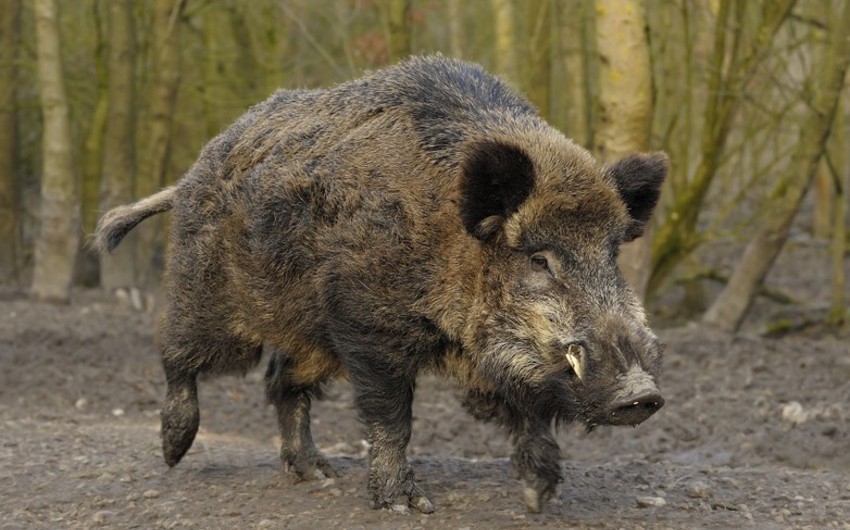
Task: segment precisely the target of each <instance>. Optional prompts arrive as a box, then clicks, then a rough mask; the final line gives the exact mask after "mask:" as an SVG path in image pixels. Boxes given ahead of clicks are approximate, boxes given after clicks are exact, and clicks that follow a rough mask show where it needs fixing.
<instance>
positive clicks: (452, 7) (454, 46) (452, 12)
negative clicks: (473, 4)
mask: <svg viewBox="0 0 850 530" xmlns="http://www.w3.org/2000/svg"><path fill="white" fill-rule="evenodd" d="M462 2H463V0H447V5H446V11H447V13H446V14H447V15H448V17H449V21H448V24H449V50H451V54H452V57H457V58H461V57H463V56H464V49H465V48H466V37H465V35H466V28H465V27H464V25H463V22H464V20H463V3H462Z"/></svg>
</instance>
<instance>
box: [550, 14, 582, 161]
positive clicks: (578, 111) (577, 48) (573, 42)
mask: <svg viewBox="0 0 850 530" xmlns="http://www.w3.org/2000/svg"><path fill="white" fill-rule="evenodd" d="M569 7H571V8H572V9H568V8H569ZM589 8H590V4H589V1H588V0H579V1H565V0H560V3H559V5H558V9H557V11H556V13H557V14H558V17H559V19H560V20H559V27H560V29H561V31H560V32H559V33H560V44H561V54H562V57H563V59H562V60H563V61H564V77H565V79H564V86H563V90H564V92H563V96H564V99H565V100H566V101H565V105H566V109H564V128H565V129H566V131H565V132H566V133H567V135H568V136H569V137H570V138H572V140H573V141H574V142H576V143H577V144H579V145H581V146H584V147H589V146H590V105H589V104H588V103H589V95H588V90H587V76H588V73H587V67H586V66H587V65H586V54H587V31H586V30H585V29H584V28H585V23H584V22H585V17H584V14H585V11H588V10H589Z"/></svg>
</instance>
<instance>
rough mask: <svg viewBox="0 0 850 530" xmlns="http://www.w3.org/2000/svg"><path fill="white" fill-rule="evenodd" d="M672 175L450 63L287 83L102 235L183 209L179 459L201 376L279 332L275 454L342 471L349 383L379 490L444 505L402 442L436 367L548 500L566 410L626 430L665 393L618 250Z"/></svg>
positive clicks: (272, 382)
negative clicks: (428, 373)
mask: <svg viewBox="0 0 850 530" xmlns="http://www.w3.org/2000/svg"><path fill="white" fill-rule="evenodd" d="M666 173H667V158H666V156H665V155H663V154H661V153H654V154H636V155H633V156H629V157H626V158H624V159H623V160H620V161H619V162H616V163H614V164H612V165H609V166H605V167H603V166H602V165H600V164H599V163H597V162H596V161H595V160H594V159H593V158H592V156H591V155H590V154H588V152H587V151H586V150H584V149H582V148H581V147H579V146H577V145H576V144H574V143H573V142H571V141H570V140H568V139H567V138H565V137H564V136H563V135H562V134H561V133H560V132H558V131H557V130H555V129H554V128H552V127H551V126H549V125H548V124H547V123H546V122H545V121H544V120H543V119H541V118H540V116H539V115H538V114H537V113H536V111H535V109H534V108H533V107H532V106H531V105H530V104H529V103H528V102H527V101H526V100H524V99H523V98H522V97H520V96H519V95H517V94H516V93H515V92H514V91H513V90H511V89H510V88H509V87H508V86H507V85H506V84H505V83H503V82H502V81H500V80H499V79H498V78H496V77H493V76H491V75H488V74H487V73H485V72H484V71H483V70H482V69H481V68H480V67H478V66H475V65H472V64H468V63H464V62H460V61H457V60H450V59H446V58H443V57H440V56H430V57H419V58H412V59H410V60H407V61H405V62H402V63H401V64H399V65H396V66H392V67H388V68H386V69H383V70H379V71H376V72H374V73H371V74H369V75H367V76H365V77H363V78H361V79H357V80H354V81H350V82H347V83H344V84H341V85H338V86H336V87H334V88H330V89H327V90H281V91H278V92H276V93H275V94H274V95H272V96H271V97H270V98H269V99H268V100H266V101H265V102H263V103H260V104H258V105H256V106H255V107H253V108H251V109H250V110H249V111H248V112H247V113H246V114H245V115H243V116H242V117H241V118H239V119H238V120H237V121H236V122H235V123H234V124H233V125H231V126H230V127H229V128H228V129H227V130H225V131H224V132H223V133H222V134H220V135H219V136H217V137H216V138H214V139H213V140H212V141H210V143H209V144H208V145H207V146H206V147H205V148H204V149H203V150H202V152H201V155H200V157H199V158H198V160H197V162H196V163H195V164H194V165H193V166H192V168H191V169H190V170H189V171H188V172H187V173H186V174H185V175H184V176H183V177H182V178H181V179H180V180H179V181H178V182H177V183H176V184H175V185H174V186H172V187H170V188H167V189H165V190H163V191H160V192H159V193H157V194H155V195H153V196H151V197H148V198H146V199H143V200H141V201H139V202H137V203H135V204H132V205H129V206H123V207H119V208H116V209H114V210H112V211H110V212H108V213H107V214H106V215H105V216H104V217H103V218H102V219H101V221H100V224H99V227H98V230H97V242H98V244H99V247H100V248H101V249H102V250H104V251H111V250H112V249H114V248H115V247H116V245H118V243H119V242H120V241H121V239H122V237H124V235H125V234H126V233H127V232H128V231H129V230H131V229H132V228H133V227H134V226H135V225H136V224H138V223H139V222H141V221H142V220H143V219H145V218H147V217H149V216H151V215H154V214H157V213H160V212H165V211H167V210H173V220H172V223H171V236H170V237H171V254H170V257H169V260H168V270H167V275H166V280H165V281H166V292H167V301H166V302H165V308H164V314H163V317H162V320H161V326H160V337H159V344H160V349H161V353H162V362H163V366H164V369H165V374H166V377H167V381H168V389H167V395H166V398H165V403H164V405H163V407H162V418H161V419H162V444H163V452H164V456H165V461H166V463H167V464H168V465H169V466H173V465H175V464H177V463H178V462H179V461H180V459H181V458H182V457H183V455H184V454H185V453H186V451H187V450H188V449H189V447H190V446H191V444H192V441H193V439H194V437H195V434H196V432H197V429H198V422H199V410H198V400H197V390H196V389H197V387H196V384H197V383H196V381H197V378H198V375H199V374H202V373H206V374H223V373H231V372H244V371H246V370H248V369H250V368H251V367H253V366H255V365H256V363H258V362H259V360H260V357H261V352H262V349H263V345H266V346H268V347H269V349H271V350H272V351H273V353H272V355H271V360H270V363H269V366H268V371H267V373H266V392H267V395H268V399H269V401H270V402H271V403H273V404H274V405H275V407H276V409H277V417H278V423H279V428H280V432H281V435H282V440H283V442H282V446H281V450H280V457H281V460H282V463H283V467H284V469H285V470H288V471H293V472H294V473H297V474H298V475H299V476H303V477H310V476H311V475H313V474H314V472H316V471H321V472H322V473H323V474H325V475H333V474H334V471H333V469H332V468H331V466H330V465H329V464H328V461H327V460H326V459H325V458H324V457H323V456H322V454H321V453H320V452H319V451H318V450H317V448H316V446H315V444H314V443H313V440H312V436H311V432H310V403H311V399H313V398H314V397H316V395H317V394H318V393H319V392H320V387H321V385H322V384H323V383H325V382H328V381H331V380H333V379H335V378H339V377H347V378H348V379H349V380H350V381H351V383H352V385H353V388H354V391H355V395H356V406H357V408H358V410H359V413H360V415H361V418H362V420H363V422H364V424H365V427H366V429H367V431H368V436H369V440H370V441H371V448H370V460H369V477H368V489H369V493H370V496H371V499H372V503H373V506H374V507H390V508H394V509H397V510H406V509H407V508H408V506H409V507H413V508H416V509H418V510H419V511H421V512H426V513H427V512H431V511H433V509H434V507H433V504H432V502H431V501H430V500H429V499H428V497H427V496H426V494H425V492H424V491H423V490H422V489H421V488H420V487H419V486H418V485H417V483H416V482H415V480H414V472H413V470H412V469H411V467H410V465H409V464H408V462H407V459H406V456H405V453H406V447H407V444H408V441H409V439H410V434H411V403H412V400H413V395H414V385H415V380H416V376H417V374H419V373H420V372H422V371H423V370H434V371H437V372H439V373H442V374H445V375H447V376H451V377H453V378H454V379H456V381H457V382H458V383H459V385H460V386H461V387H462V388H464V389H466V390H467V391H468V398H467V399H466V401H465V404H466V406H467V407H468V408H469V410H470V411H471V412H472V413H473V414H474V415H475V416H477V417H478V418H481V419H484V420H491V421H495V422H498V423H500V424H502V425H504V426H505V427H506V428H507V429H508V430H509V432H510V434H511V435H512V439H513V441H514V445H515V453H514V454H513V457H512V462H513V465H514V466H515V468H516V469H517V470H518V473H519V476H520V477H521V479H522V481H523V483H524V500H525V502H526V504H527V506H528V508H529V509H530V510H531V511H535V512H536V511H539V510H540V509H541V506H542V504H543V503H544V501H545V500H546V499H547V498H549V497H551V496H552V495H553V493H554V492H555V490H556V487H557V485H558V484H559V483H560V482H561V481H562V474H561V467H560V450H559V447H558V444H557V442H556V441H555V439H554V437H553V434H552V432H551V429H552V425H553V424H555V423H559V422H573V421H579V422H583V423H584V424H586V426H587V427H588V428H593V427H595V426H597V425H606V424H613V425H636V424H638V423H641V422H642V421H644V420H645V419H646V418H648V417H649V416H650V415H652V414H653V413H654V412H655V411H657V410H658V409H659V408H660V407H661V406H662V405H663V403H664V400H663V398H662V397H661V394H660V393H659V390H658V387H657V384H656V377H657V376H658V373H659V368H660V361H661V354H662V349H663V348H662V345H661V343H660V342H659V340H658V338H657V337H656V336H655V335H654V334H653V332H652V331H651V330H650V329H649V327H648V325H647V320H646V317H645V313H644V310H643V309H642V307H641V304H640V303H639V301H638V299H637V298H636V297H635V295H634V294H633V292H632V291H631V290H630V289H629V287H628V286H627V285H626V283H625V282H624V280H623V278H622V276H621V274H620V272H619V270H618V268H617V263H616V260H617V253H618V248H619V246H620V245H621V244H622V243H624V242H626V241H630V240H632V239H634V238H636V237H638V236H639V235H640V234H641V233H642V232H643V229H644V226H645V225H646V223H647V221H648V220H649V218H650V216H651V214H652V211H653V209H654V207H655V205H656V202H657V200H658V196H659V190H660V186H661V184H662V181H663V179H664V178H665V175H666Z"/></svg>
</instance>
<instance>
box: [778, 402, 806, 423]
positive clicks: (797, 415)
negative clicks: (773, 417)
mask: <svg viewBox="0 0 850 530" xmlns="http://www.w3.org/2000/svg"><path fill="white" fill-rule="evenodd" d="M782 419H783V420H785V421H787V422H789V423H793V424H794V425H799V424H801V423H803V422H804V421H806V420H807V419H809V413H808V412H807V411H806V410H805V409H804V408H803V405H801V404H800V403H799V402H798V401H792V402H791V403H788V404H787V405H785V406H784V407H782Z"/></svg>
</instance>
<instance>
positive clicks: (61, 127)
mask: <svg viewBox="0 0 850 530" xmlns="http://www.w3.org/2000/svg"><path fill="white" fill-rule="evenodd" d="M33 9H34V12H35V33H36V41H37V44H38V79H39V84H40V86H41V107H42V113H43V116H44V134H43V138H42V142H43V152H44V154H43V158H44V169H43V174H42V177H41V215H40V217H41V219H40V220H41V227H40V231H39V235H38V239H37V240H36V243H35V265H34V268H33V279H32V288H31V292H32V295H33V296H34V297H35V298H36V299H39V300H44V301H53V302H67V300H68V296H69V291H70V287H71V280H72V278H73V273H74V262H75V260H76V256H77V249H78V247H79V241H80V204H79V190H78V183H77V177H76V175H75V174H74V162H73V155H72V142H71V125H70V121H69V112H68V100H67V98H66V96H65V81H64V78H63V74H62V56H61V54H60V51H59V50H60V45H59V21H58V13H57V9H56V2H55V0H33Z"/></svg>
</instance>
